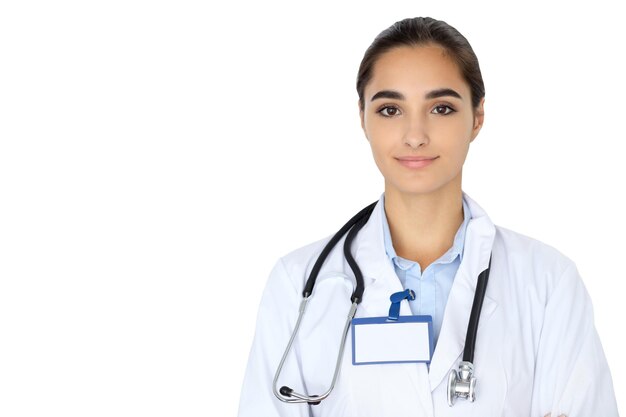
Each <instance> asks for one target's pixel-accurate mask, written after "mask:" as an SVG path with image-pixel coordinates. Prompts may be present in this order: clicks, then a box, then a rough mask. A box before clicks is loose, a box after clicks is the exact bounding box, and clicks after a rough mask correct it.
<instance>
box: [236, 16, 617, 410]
mask: <svg viewBox="0 0 626 417" xmlns="http://www.w3.org/2000/svg"><path fill="white" fill-rule="evenodd" d="M356 88H357V92H358V95H359V102H358V104H359V112H360V117H361V126H362V128H363V131H364V133H365V137H366V138H367V140H368V141H369V144H370V146H371V149H372V154H373V157H374V160H375V162H376V165H377V166H378V168H379V170H380V172H381V173H382V175H383V176H384V179H385V190H384V192H383V193H382V194H381V195H380V198H379V200H378V202H377V203H376V205H375V206H374V208H373V210H372V211H371V214H370V216H369V218H368V219H367V221H366V222H365V223H364V225H362V228H361V229H360V230H359V231H358V233H357V234H356V235H355V237H354V240H353V241H352V242H351V246H350V251H351V253H352V255H353V257H354V260H355V261H356V264H357V265H358V267H359V268H360V271H361V273H362V279H363V286H364V292H363V294H362V297H361V298H362V301H361V302H360V303H359V304H358V306H357V309H356V314H355V318H356V319H357V320H358V319H360V318H373V317H383V318H386V319H387V322H389V321H390V320H389V319H390V318H391V310H392V308H391V304H392V302H391V298H390V297H391V296H392V294H400V297H401V299H400V301H398V300H397V299H396V307H399V315H400V316H402V317H407V316H421V317H426V318H430V319H432V321H431V322H430V323H429V327H428V329H429V333H428V334H429V336H428V337H429V338H430V339H432V344H431V346H432V350H431V352H430V355H429V357H428V359H427V360H425V361H421V362H406V361H402V360H398V361H393V360H391V361H387V359H386V362H382V363H376V362H377V361H376V360H373V362H375V363H365V364H358V363H356V364H355V363H353V361H354V358H353V355H354V354H355V353H354V351H355V350H356V349H361V350H363V349H365V350H367V349H373V350H376V349H377V348H380V347H381V346H382V350H380V349H379V350H378V351H379V352H383V354H387V352H391V351H394V349H396V348H397V347H404V346H407V345H410V343H407V342H406V340H404V339H402V338H401V337H398V339H396V338H395V336H390V337H386V336H385V337H382V336H378V337H377V336H373V337H371V338H370V339H368V341H363V340H365V339H364V338H363V339H361V336H359V338H358V339H356V340H355V339H354V337H350V334H351V333H354V332H355V329H354V328H352V332H350V331H345V329H348V327H347V326H348V325H347V324H346V319H345V318H346V316H347V315H348V312H349V310H350V308H351V306H352V305H353V303H352V301H351V296H352V294H353V291H354V288H355V285H356V282H357V281H356V275H355V273H354V271H353V269H352V267H351V266H350V265H349V263H348V262H347V261H346V258H345V256H344V251H343V244H344V243H345V240H346V236H345V235H344V236H343V238H341V239H340V240H339V241H338V243H337V244H336V246H334V248H333V249H332V250H331V251H330V252H329V255H328V258H326V260H325V261H324V263H323V266H322V268H321V269H320V271H319V274H318V276H317V280H316V283H315V287H314V289H313V291H312V294H311V296H310V299H309V300H308V302H307V306H306V313H305V314H304V315H303V316H302V319H301V322H300V323H299V329H298V332H297V334H296V337H294V339H293V344H292V346H291V349H289V351H288V353H287V354H285V350H286V346H287V345H288V344H289V342H290V338H291V336H292V333H293V332H294V328H295V327H296V322H297V321H298V317H299V312H300V308H301V301H302V299H303V288H304V286H305V283H306V281H307V279H308V278H309V275H310V274H311V271H312V270H313V267H314V264H315V262H316V260H317V259H318V256H319V255H320V253H321V252H322V251H323V249H324V248H325V246H326V244H327V243H328V242H329V241H330V240H331V238H332V237H333V235H334V234H333V235H330V236H327V237H325V238H323V239H320V240H318V241H316V242H313V243H311V244H309V245H307V246H304V247H301V248H298V249H296V250H294V251H292V252H290V253H288V254H286V255H284V256H282V257H281V258H280V259H278V261H277V262H276V264H275V265H274V267H273V269H272V271H271V273H270V276H269V279H268V281H267V285H266V288H265V291H264V293H263V296H262V301H261V304H260V307H259V311H258V318H257V324H256V333H255V337H254V341H253V345H252V349H251V352H250V357H249V361H248V366H247V370H246V374H245V379H244V383H243V388H242V391H241V399H240V405H239V416H240V417H248V416H250V417H253V416H254V417H261V416H262V417H273V416H311V415H312V416H332V417H340V416H346V417H348V416H349V417H367V416H372V417H374V416H375V417H384V416H402V417H409V416H416V417H417V416H464V417H468V416H481V417H487V416H506V417H514V416H519V417H522V416H523V417H529V416H532V417H544V416H546V415H552V416H555V417H556V416H560V415H565V416H569V417H590V416H602V417H611V416H617V415H618V413H617V405H616V401H615V395H614V391H613V384H612V380H611V375H610V372H609V368H608V366H607V361H606V359H605V356H604V352H603V349H602V346H601V344H600V340H599V338H598V334H597V332H596V329H595V327H594V323H593V311H592V304H591V300H590V298H589V295H588V293H587V291H586V289H585V287H584V285H583V282H582V280H581V277H580V276H579V273H578V271H577V268H576V266H575V263H574V262H573V261H572V260H571V259H569V258H568V257H566V256H565V255H563V254H562V253H560V252H559V251H558V250H557V249H555V248H553V247H551V246H549V245H547V244H544V243H542V242H539V241H537V240H535V239H533V238H530V237H527V236H524V235H521V234H519V233H516V232H514V231H511V230H508V229H505V228H503V227H500V226H496V225H494V224H493V223H492V221H491V220H490V219H489V216H488V215H487V213H486V212H485V211H484V210H483V209H482V208H481V206H480V205H478V203H477V202H476V201H474V200H473V199H472V198H470V196H469V195H467V194H466V193H465V192H464V191H462V168H463V163H464V162H465V158H466V156H467V153H468V150H469V147H470V144H471V143H472V141H473V140H474V139H475V138H476V136H477V135H478V132H479V131H480V129H481V127H482V124H483V120H484V111H483V103H484V96H485V89H484V85H483V80H482V77H481V72H480V68H479V64H478V61H477V58H476V56H475V54H474V52H473V50H472V48H471V46H470V44H469V43H468V41H467V40H466V39H465V37H463V36H462V35H461V34H460V33H459V32H458V31H457V30H456V29H454V28H453V27H451V26H450V25H448V24H447V23H445V22H443V21H439V20H435V19H432V18H428V17H425V18H423V17H418V18H412V19H405V20H402V21H399V22H396V23H395V24H394V25H392V26H391V27H389V28H388V29H386V30H385V31H383V32H382V33H380V34H379V35H378V36H377V37H376V39H375V40H374V42H373V43H372V45H371V46H370V47H369V48H368V49H367V51H366V52H365V56H364V57H363V60H362V62H361V66H360V68H359V72H358V78H357V84H356ZM487 269H489V271H488V272H489V274H488V281H487V286H486V291H485V293H484V298H482V307H481V308H480V312H479V320H478V326H477V332H476V338H475V342H474V353H473V357H472V358H471V364H472V366H473V374H472V375H471V377H472V378H475V381H474V382H472V387H471V391H472V395H471V396H472V397H473V398H472V399H474V400H473V401H471V399H470V398H469V396H467V392H468V390H469V388H468V387H469V384H466V385H465V386H466V389H465V391H463V388H457V389H459V390H460V392H461V395H460V396H454V395H453V397H452V401H451V399H450V397H449V396H450V388H451V387H454V385H453V384H454V381H458V376H457V374H456V372H451V371H453V370H458V371H459V373H458V375H459V376H460V375H461V372H460V371H461V368H460V365H462V363H461V362H462V361H463V360H467V358H465V352H464V349H465V347H466V346H467V344H468V343H469V341H468V340H467V337H468V335H469V332H468V325H469V322H470V315H471V314H470V313H471V312H472V309H473V306H474V303H475V302H474V299H475V295H476V293H477V291H478V287H479V285H480V284H479V275H481V273H482V272H483V271H485V270H487ZM483 275H484V274H483ZM407 290H408V291H407ZM403 295H404V298H402V296H403ZM385 325H387V326H391V325H393V323H385V324H382V323H381V324H377V325H376V326H385ZM350 326H351V327H355V326H356V324H351V325H350ZM371 328H372V329H374V327H371ZM390 328H391V327H385V329H390ZM396 328H399V327H396ZM377 329H382V327H377ZM344 334H348V337H347V339H346V340H345V345H346V347H345V350H344V351H343V352H342V353H341V355H340V356H339V357H338V356H337V355H338V352H341V350H340V349H341V348H342V336H343V335H344ZM372 334H374V335H376V334H378V335H385V334H393V333H384V332H383V333H380V332H379V333H372ZM423 337H426V336H423ZM359 340H361V341H362V344H360V345H358V343H359ZM420 343H422V342H420ZM361 350H359V352H360V351H361ZM284 354H285V355H286V356H285V358H284V361H282V362H283V363H282V366H280V365H281V359H282V358H283V355H284ZM379 354H380V353H379ZM335 365H338V377H337V379H336V383H335V384H334V386H333V389H332V391H331V392H330V394H329V395H328V396H327V397H325V398H324V399H323V400H321V401H320V402H319V404H309V403H307V402H286V401H289V400H290V399H296V398H295V396H293V395H292V396H290V392H295V393H299V394H301V395H309V396H312V395H321V394H323V393H325V392H326V391H327V390H328V389H329V387H330V386H331V381H332V380H333V376H334V374H335ZM279 366H280V368H281V370H280V373H279V374H278V375H277V370H278V368H279ZM465 376H466V377H467V374H466V375H465ZM275 377H277V380H276V381H274V379H275ZM467 381H469V379H468V380H467ZM461 385H462V383H461V382H459V384H458V386H461ZM283 386H286V387H288V389H287V391H284V390H280V387H283ZM290 390H291V391H290ZM453 392H454V391H453ZM463 392H465V397H464V396H463ZM281 398H282V399H281Z"/></svg>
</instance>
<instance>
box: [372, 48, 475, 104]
mask: <svg viewBox="0 0 626 417" xmlns="http://www.w3.org/2000/svg"><path fill="white" fill-rule="evenodd" d="M442 87H449V88H452V89H454V90H456V91H458V92H459V93H460V94H461V95H462V96H463V97H469V93H470V91H469V86H468V85H467V83H466V82H465V80H464V79H463V76H462V74H461V70H460V69H459V67H458V65H457V64H456V63H455V62H454V61H453V60H452V58H450V57H448V56H446V55H445V53H444V50H443V49H442V48H441V47H438V46H401V47H395V48H393V49H390V50H389V51H386V52H385V53H383V54H381V55H380V56H379V57H378V59H377V60H376V62H375V63H374V66H373V72H372V78H371V80H370V82H369V83H368V84H367V86H366V93H365V95H366V97H367V99H368V100H369V97H371V96H372V95H374V94H375V93H376V92H377V91H379V90H383V89H393V90H398V91H400V92H403V93H404V94H405V95H407V96H411V95H419V96H423V93H424V92H426V91H430V90H433V89H435V88H442Z"/></svg>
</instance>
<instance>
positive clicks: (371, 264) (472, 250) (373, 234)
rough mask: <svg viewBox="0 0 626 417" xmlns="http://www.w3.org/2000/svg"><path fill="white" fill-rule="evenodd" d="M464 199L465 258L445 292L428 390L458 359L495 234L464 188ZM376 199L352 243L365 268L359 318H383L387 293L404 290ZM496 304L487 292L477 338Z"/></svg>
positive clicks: (405, 310)
mask: <svg viewBox="0 0 626 417" xmlns="http://www.w3.org/2000/svg"><path fill="white" fill-rule="evenodd" d="M381 197H382V196H381ZM463 198H464V199H465V200H466V201H467V204H468V206H469V209H470V212H471V219H470V221H469V224H468V225H467V231H466V235H465V245H464V256H463V259H462V260H461V264H460V266H459V269H458V271H457V273H456V276H455V278H454V282H453V284H452V288H451V290H450V294H449V296H448V301H447V303H446V308H445V312H444V317H443V323H442V327H441V333H440V335H439V339H438V341H437V347H436V349H435V352H434V355H433V358H432V361H431V364H430V370H429V374H428V379H429V381H430V389H431V390H432V391H434V390H435V388H437V386H438V385H439V384H440V383H441V382H442V380H443V379H444V377H445V376H446V375H447V374H448V372H449V370H450V369H451V368H453V367H454V368H456V367H457V364H458V362H457V360H460V359H459V356H460V355H461V354H462V352H463V347H464V345H465V336H466V333H467V324H468V322H469V317H470V312H471V308H472V303H473V301H474V290H475V289H476V283H477V280H478V275H479V274H480V273H481V272H482V271H483V270H485V269H487V266H488V264H489V256H490V254H491V251H492V247H493V242H494V237H495V226H494V224H493V223H492V222H491V220H490V219H489V217H488V216H487V213H486V212H485V211H484V210H483V209H482V207H480V206H479V205H478V203H476V202H475V201H474V200H473V199H472V198H471V197H469V196H468V195H467V194H466V193H465V192H463ZM378 203H379V204H376V206H375V207H374V210H373V211H372V214H371V216H370V218H369V220H368V222H367V223H366V224H365V226H363V228H362V229H361V231H360V232H359V233H358V234H357V237H356V239H355V242H354V246H355V249H354V257H355V260H356V262H357V263H358V265H359V266H360V268H361V271H362V272H363V279H364V283H365V292H364V294H363V301H362V302H361V304H360V306H359V310H357V316H360V317H377V316H386V315H387V314H388V310H389V296H390V295H391V294H392V293H394V292H397V291H402V290H403V288H402V283H401V282H400V279H399V278H398V276H397V275H396V272H395V269H394V266H393V263H392V261H391V260H390V259H389V257H388V256H387V253H386V251H385V246H384V240H383V238H384V237H383V228H382V218H381V216H382V215H383V212H382V210H383V209H384V208H383V206H382V204H380V203H381V201H380V199H379V202H378ZM494 258H495V257H494ZM494 263H497V260H496V259H492V262H491V266H492V270H493V266H494ZM492 277H493V274H490V279H492ZM487 289H489V287H488V288H487ZM496 307H497V303H496V302H495V301H494V300H493V299H491V298H489V296H487V295H486V296H485V299H484V301H483V306H482V311H481V315H480V320H479V326H478V329H479V334H478V336H477V339H479V338H480V328H481V327H482V325H483V324H484V323H485V322H486V321H487V320H488V318H489V316H490V315H491V314H492V313H493V311H494V310H495V308H496ZM400 314H401V315H411V314H412V313H411V310H410V307H409V304H408V303H402V304H401V307H400ZM417 378H418V375H417V374H415V375H413V376H412V379H413V382H414V383H415V385H419V381H417Z"/></svg>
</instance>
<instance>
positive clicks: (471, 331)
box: [272, 201, 491, 407]
mask: <svg viewBox="0 0 626 417" xmlns="http://www.w3.org/2000/svg"><path fill="white" fill-rule="evenodd" d="M376 203H378V201H375V202H373V203H372V204H370V205H369V206H367V207H365V208H364V209H362V210H361V211H360V212H358V213H357V214H356V215H355V216H354V217H352V218H351V219H350V220H349V221H348V222H347V223H346V224H345V225H344V226H343V227H342V228H341V229H339V231H338V232H337V233H335V235H334V236H333V238H332V239H330V241H329V242H328V243H327V244H326V246H325V247H324V249H323V250H322V252H321V253H320V255H319V257H318V258H317V261H316V262H315V265H313V269H312V270H311V274H310V275H309V278H308V279H307V281H306V285H305V286H304V290H303V291H302V297H303V298H302V301H301V302H300V309H299V314H298V320H297V321H296V325H295V327H294V330H293V333H292V334H291V337H290V338H289V343H288V344H287V348H286V349H285V353H284V354H283V357H282V359H281V360H280V363H279V365H278V369H277V370H276V375H275V376H274V382H273V384H272V388H273V390H274V395H276V397H278V399H279V400H281V401H283V402H286V403H308V404H310V405H317V404H319V403H320V402H321V401H322V400H324V399H325V398H326V397H328V396H329V395H330V393H331V392H332V390H333V388H334V387H335V383H336V382H337V377H338V376H339V370H340V369H341V360H342V358H343V353H344V349H345V346H346V338H347V336H348V330H349V328H350V324H351V322H352V319H353V318H354V315H355V314H356V309H357V306H358V304H359V303H361V300H362V299H363V291H364V289H365V284H364V282H363V274H362V273H361V269H360V268H359V266H358V265H357V263H356V261H355V260H354V258H353V257H352V253H351V252H350V247H351V245H352V241H353V240H354V238H355V236H356V234H357V233H358V232H359V230H361V228H362V227H363V226H365V223H367V221H368V220H369V217H370V215H371V214H372V212H373V211H374V207H375V206H376ZM348 231H349V232H348ZM346 233H348V236H347V237H346V240H345V242H344V244H343V253H344V256H345V257H346V261H347V262H348V264H349V265H350V269H352V272H353V273H354V278H355V280H356V287H355V289H354V292H353V293H352V296H351V297H350V301H351V302H352V306H351V307H350V310H349V312H348V318H347V319H346V323H345V325H344V328H343V336H342V339H341V345H340V348H339V353H338V355H337V361H336V363H335V372H334V374H333V380H332V382H331V384H330V388H328V390H327V391H326V392H324V393H323V394H320V395H306V394H301V393H298V392H296V391H294V390H293V389H291V388H289V387H288V386H282V387H281V388H280V389H279V390H277V389H276V384H277V382H278V378H279V377H280V373H281V371H282V369H283V365H284V363H285V360H286V359H287V355H288V354H289V351H290V350H291V346H292V345H293V341H294V340H295V338H296V335H297V334H298V329H299V328H300V322H301V321H302V317H303V316H304V312H305V310H306V305H307V302H308V300H309V297H310V296H311V294H312V293H313V287H314V286H315V280H316V279H317V275H318V274H319V272H320V269H321V268H322V265H323V263H324V261H325V260H326V258H327V257H328V255H329V254H330V251H331V250H332V249H333V248H334V247H335V245H336V244H337V242H339V240H340V239H341V238H342V236H343V235H345V234H346ZM490 269H491V256H490V257H489V265H488V266H487V269H485V270H484V271H483V272H481V273H480V275H479V276H478V283H477V285H476V292H475V294H474V302H473V304H472V312H471V315H470V320H469V324H468V326H467V335H466V337H465V349H464V351H463V360H462V361H461V362H460V363H459V371H458V372H457V371H456V370H454V369H452V370H451V371H450V373H449V374H448V395H447V398H448V405H449V406H450V407H452V405H453V404H454V401H455V399H456V398H458V397H460V398H465V399H468V400H470V401H471V402H473V401H474V400H475V399H476V393H475V389H476V378H475V377H474V365H473V361H474V348H475V345H476V333H477V331H478V319H479V318H480V311H481V309H482V305H483V299H484V297H485V292H486V289H487V281H488V279H489V270H490Z"/></svg>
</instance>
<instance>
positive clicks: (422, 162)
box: [396, 156, 439, 168]
mask: <svg viewBox="0 0 626 417" xmlns="http://www.w3.org/2000/svg"><path fill="white" fill-rule="evenodd" d="M437 158H439V157H438V156H435V157H432V156H402V157H399V158H396V159H397V160H398V162H400V164H401V165H403V166H405V167H406V168H424V167H426V166H428V165H430V164H432V163H433V161H435V160H436V159H437Z"/></svg>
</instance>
